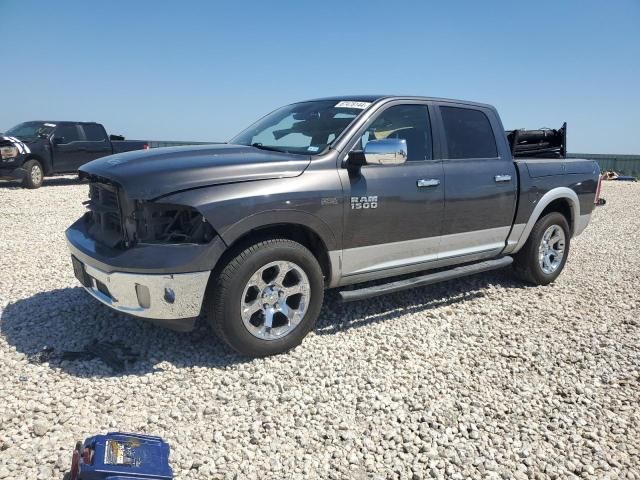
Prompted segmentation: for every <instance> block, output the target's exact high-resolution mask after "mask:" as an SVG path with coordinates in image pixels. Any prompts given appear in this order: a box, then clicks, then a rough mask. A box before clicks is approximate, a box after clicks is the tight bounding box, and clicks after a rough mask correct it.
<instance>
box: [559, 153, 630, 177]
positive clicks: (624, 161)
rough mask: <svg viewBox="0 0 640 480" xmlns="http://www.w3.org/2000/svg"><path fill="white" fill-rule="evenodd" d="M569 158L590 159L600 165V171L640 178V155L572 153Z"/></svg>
mask: <svg viewBox="0 0 640 480" xmlns="http://www.w3.org/2000/svg"><path fill="white" fill-rule="evenodd" d="M568 156H569V158H588V159H590V160H595V161H596V162H598V165H600V170H602V171H605V170H613V171H614V172H618V173H620V174H622V175H633V176H634V177H640V155H612V154H598V153H570V154H569V155H568Z"/></svg>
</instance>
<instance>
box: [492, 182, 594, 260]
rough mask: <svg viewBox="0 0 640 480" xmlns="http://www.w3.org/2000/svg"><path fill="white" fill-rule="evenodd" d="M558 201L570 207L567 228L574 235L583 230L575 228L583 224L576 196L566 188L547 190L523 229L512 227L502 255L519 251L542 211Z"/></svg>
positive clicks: (521, 227) (516, 226)
mask: <svg viewBox="0 0 640 480" xmlns="http://www.w3.org/2000/svg"><path fill="white" fill-rule="evenodd" d="M558 199H565V200H566V201H567V202H568V203H569V206H570V207H571V218H570V219H567V220H568V222H569V227H570V229H571V232H572V233H573V234H574V235H577V234H579V233H580V232H581V231H582V229H583V228H582V229H580V228H578V229H576V226H580V224H581V223H584V222H581V216H580V200H579V199H578V195H577V194H576V192H574V191H573V190H571V189H570V188H568V187H557V188H553V189H551V190H549V191H548V192H547V193H545V194H544V195H543V196H542V198H540V200H539V201H538V203H537V204H536V206H535V208H534V209H533V212H532V213H531V216H530V217H529V220H528V221H527V223H526V224H525V225H524V227H523V226H518V225H514V227H513V228H512V229H511V234H510V235H509V238H508V239H507V247H506V248H505V250H504V252H503V253H505V254H513V253H516V252H517V251H518V250H520V249H521V248H522V247H523V246H524V244H525V243H526V241H527V239H528V238H529V234H530V233H531V230H532V229H533V226H534V225H535V224H536V222H537V221H538V219H539V218H540V215H541V214H542V212H543V211H544V209H545V208H547V207H548V206H549V204H550V203H551V202H553V201H555V200H558Z"/></svg>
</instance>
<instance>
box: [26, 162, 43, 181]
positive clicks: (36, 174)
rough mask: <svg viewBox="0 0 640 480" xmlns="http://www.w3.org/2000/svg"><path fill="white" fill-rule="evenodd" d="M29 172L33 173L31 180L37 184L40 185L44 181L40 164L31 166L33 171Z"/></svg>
mask: <svg viewBox="0 0 640 480" xmlns="http://www.w3.org/2000/svg"><path fill="white" fill-rule="evenodd" d="M29 174H30V175H31V181H32V182H33V183H34V184H35V185H38V184H39V183H40V182H41V181H42V169H41V168H40V166H38V165H34V166H33V167H31V172H29Z"/></svg>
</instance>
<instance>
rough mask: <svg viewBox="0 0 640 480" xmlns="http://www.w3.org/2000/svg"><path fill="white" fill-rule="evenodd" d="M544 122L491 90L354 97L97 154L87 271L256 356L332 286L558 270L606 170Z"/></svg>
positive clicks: (175, 322)
mask: <svg viewBox="0 0 640 480" xmlns="http://www.w3.org/2000/svg"><path fill="white" fill-rule="evenodd" d="M530 132H534V131H510V132H505V130H504V129H503V126H502V123H501V121H500V118H499V116H498V114H497V112H496V110H495V109H494V108H493V107H491V106H489V105H483V104H478V103H472V102H465V101H457V100H444V99H436V98H423V97H398V96H357V97H348V98H344V97H341V98H326V99H319V100H312V101H306V102H300V103H294V104H292V105H288V106H285V107H282V108H280V109H278V110H275V111H274V112H272V113H270V114H268V115H267V116H265V117H263V118H262V119H261V120H259V121H258V122H256V123H255V124H253V125H252V126H250V127H249V128H247V129H246V130H245V131H243V132H242V133H240V134H239V135H238V136H236V137H235V138H233V139H232V140H231V141H230V142H229V143H228V144H222V145H205V146H192V147H176V148H163V149H157V150H151V151H137V152H128V153H123V154H118V155H113V156H109V157H106V158H102V159H99V160H95V161H93V162H90V163H88V164H86V165H84V166H83V167H82V168H81V169H80V175H81V176H82V177H85V178H86V179H88V180H89V181H90V187H89V200H88V202H87V208H88V211H87V212H86V213H85V215H84V216H83V217H81V218H80V219H79V220H77V221H76V222H75V223H74V224H73V225H71V226H70V227H69V229H68V230H67V231H66V236H67V241H68V245H69V248H70V250H71V254H72V263H73V268H74V272H75V275H76V277H77V278H78V280H79V281H80V282H81V283H82V285H83V286H84V287H85V289H86V290H87V291H88V292H89V293H91V294H92V295H93V296H94V297H95V298H97V299H98V300H100V301H101V302H103V303H105V304H106V305H108V306H110V307H111V308H114V309H115V310H118V311H120V312H125V313H129V314H132V315H136V316H139V317H143V318H147V319H152V320H153V321H155V322H156V323H160V324H163V325H165V326H169V327H171V328H174V329H179V330H189V329H191V328H193V325H194V321H195V318H196V317H198V316H199V315H201V314H202V313H204V314H205V315H206V316H207V318H208V320H209V322H210V324H211V326H212V327H213V330H214V331H215V332H216V333H217V334H218V335H219V336H220V337H221V338H222V339H224V340H225V341H226V342H227V343H228V344H229V345H231V347H233V348H234V349H236V350H238V351H239V352H241V353H244V354H247V355H252V356H261V355H270V354H276V353H280V352H284V351H286V350H288V349H290V348H292V347H294V346H296V345H298V344H299V343H300V342H301V341H302V339H303V338H304V337H305V335H306V334H307V333H308V332H309V331H310V330H311V329H312V328H313V326H314V323H315V322H316V319H317V317H318V315H319V312H320V309H321V306H322V301H323V294H324V290H325V289H326V288H340V289H341V290H342V291H341V292H340V295H341V296H342V298H343V300H345V301H347V300H358V299H363V298H367V297H371V296H375V295H382V294H385V293H389V292H394V291H398V290H402V289H405V288H410V287H415V286H421V285H428V284H431V283H434V282H437V281H442V280H450V279H452V278H457V277H461V276H463V275H469V274H473V273H478V272H482V271H487V270H491V269H496V268H503V267H506V266H508V265H511V264H513V267H514V270H515V272H516V273H517V274H518V275H519V276H520V277H521V278H522V279H524V280H525V281H527V282H530V283H532V284H537V285H544V284H548V283H550V282H552V281H553V280H555V278H556V277H557V276H558V275H559V274H560V272H561V271H562V269H563V267H564V265H565V262H566V261H567V256H568V254H569V245H570V242H571V238H572V237H574V236H576V235H579V234H580V233H581V232H582V231H583V230H584V229H585V227H586V226H587V224H588V223H589V219H590V217H591V213H592V211H593V209H594V205H595V204H596V203H597V201H598V195H599V185H600V171H599V168H598V165H597V164H596V163H595V162H593V161H588V160H575V159H567V158H564V154H565V144H566V141H565V137H566V130H565V129H564V128H563V129H561V130H560V131H547V130H542V131H539V132H538V134H537V135H535V134H530ZM522 152H528V153H529V154H531V155H533V156H535V157H536V158H526V159H525V158H520V157H521V156H522V155H521V154H522ZM514 153H515V158H514ZM545 156H548V157H553V158H544V157H545Z"/></svg>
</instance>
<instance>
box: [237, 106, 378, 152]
mask: <svg viewBox="0 0 640 480" xmlns="http://www.w3.org/2000/svg"><path fill="white" fill-rule="evenodd" d="M368 106H369V103H367V102H345V101H342V102H341V101H337V100H322V101H317V102H302V103H294V104H293V105H287V106H286V107H282V108H279V109H278V110H276V111H274V112H271V113H270V114H269V115H267V116H266V117H263V118H262V119H260V120H258V121H257V122H256V123H254V124H253V125H251V126H250V127H249V128H247V129H246V130H245V131H243V132H242V133H240V134H239V135H238V136H236V137H234V138H232V139H231V141H230V142H229V143H234V144H236V145H250V146H254V147H256V148H262V149H265V150H276V151H280V152H288V153H302V154H311V155H315V154H318V153H320V152H322V151H323V150H325V149H326V148H327V147H328V146H329V145H331V143H332V142H333V141H334V140H335V139H336V138H338V136H339V135H340V134H341V133H342V132H343V130H344V129H345V128H347V127H348V126H349V124H350V123H351V122H353V120H354V119H355V118H356V117H357V116H358V115H360V114H361V113H362V112H363V111H364V109H365V108H367V107H368Z"/></svg>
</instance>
